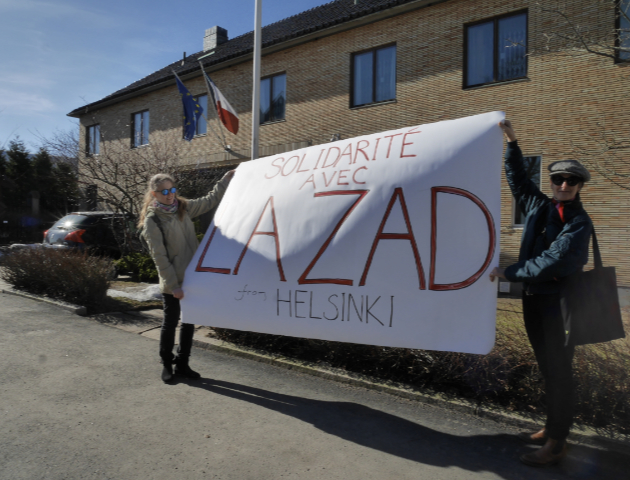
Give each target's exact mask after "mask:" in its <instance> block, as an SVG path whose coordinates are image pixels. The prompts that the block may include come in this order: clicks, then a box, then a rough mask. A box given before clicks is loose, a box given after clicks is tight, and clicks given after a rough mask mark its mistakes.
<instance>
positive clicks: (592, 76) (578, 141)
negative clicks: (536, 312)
mask: <svg viewBox="0 0 630 480" xmlns="http://www.w3.org/2000/svg"><path fill="white" fill-rule="evenodd" d="M565 3H568V4H570V5H571V7H570V8H572V9H574V11H575V12H579V13H580V14H581V15H582V18H581V20H582V21H583V22H584V25H589V26H590V27H591V28H596V27H598V26H599V28H601V27H602V25H604V26H605V25H608V24H610V25H612V24H613V22H614V18H613V12H611V11H594V10H592V9H589V5H591V4H592V3H593V2H592V0H575V1H573V2H565ZM534 4H535V2H534V1H528V0H522V1H518V0H516V1H491V0H479V1H475V0H453V1H450V2H446V3H442V4H439V5H435V6H432V7H428V8H423V9H421V10H417V11H414V12H411V13H407V14H405V15H401V16H398V17H394V18H390V19H386V20H383V21H379V22H376V23H373V24H370V25H367V26H363V27H360V28H356V29H354V30H350V31H346V32H342V33H339V34H336V35H333V36H330V37H325V38H320V39H318V40H315V41H312V42H309V43H307V44H303V45H300V46H296V47H293V48H289V49H286V50H283V51H280V52H276V53H273V54H271V55H267V56H264V57H263V60H262V75H263V76H267V75H270V74H274V73H279V72H286V74H287V107H286V120H285V121H283V122H278V123H273V124H269V125H263V126H261V128H260V143H261V146H271V145H279V144H285V143H290V142H300V141H309V142H311V144H319V143H325V142H328V141H329V139H330V137H331V136H332V134H335V133H339V134H341V136H342V138H348V137H354V136H357V135H364V134H369V133H374V132H379V131H383V130H390V129H395V128H401V127H404V126H408V125H417V124H423V123H429V122H435V121H439V120H444V119H451V118H458V117H463V116H467V115H474V114H478V113H483V112H488V111H493V110H504V111H506V113H507V116H508V118H510V119H511V120H512V121H513V123H514V124H515V128H516V130H517V133H518V135H519V140H520V144H521V146H522V148H523V151H524V153H525V155H540V156H541V157H542V162H543V170H544V171H546V166H547V165H548V164H549V163H550V162H552V161H555V160H559V159H562V158H567V157H574V158H580V159H584V158H582V157H580V155H578V151H579V150H580V149H584V150H587V151H596V150H597V149H598V148H601V142H600V141H599V140H600V138H601V134H602V132H606V133H607V134H608V135H626V136H627V135H628V133H627V132H628V130H627V129H628V120H627V119H628V117H627V113H626V112H627V103H628V99H629V95H630V94H629V93H628V77H629V76H630V67H624V66H620V65H616V64H614V62H613V61H612V60H610V59H607V58H602V57H596V56H593V55H556V54H547V53H544V50H543V48H542V47H543V46H544V45H543V33H545V32H548V31H549V29H550V28H552V25H553V21H552V20H553V19H552V17H550V16H549V15H544V14H540V13H537V12H536V11H535V7H534ZM523 8H529V46H530V52H531V53H532V55H531V56H530V57H529V65H528V78H527V79H526V80H521V81H514V82H509V83H504V84H498V85H491V86H485V87H479V88H474V89H467V90H464V89H463V88H462V65H463V39H464V24H466V23H469V22H474V21H478V20H483V19H486V18H490V17H493V16H495V15H500V14H504V13H509V12H514V11H517V10H520V9H523ZM392 42H395V43H396V45H397V94H396V101H395V102H391V103H387V104H381V105H374V106H368V107H363V108H355V109H351V108H350V107H349V89H350V59H351V54H352V53H353V52H356V51H359V50H363V49H367V48H371V47H375V46H380V45H384V44H389V43H392ZM251 68H252V65H251V62H246V63H242V64H239V65H235V66H231V67H229V68H225V69H223V70H220V71H217V72H214V73H213V74H212V78H213V80H214V81H215V83H216V84H217V85H218V86H219V88H221V91H222V92H223V93H224V95H225V96H226V97H227V98H228V99H229V100H230V102H231V103H232V105H233V106H234V107H235V108H236V109H237V111H238V112H239V115H240V125H241V126H240V132H239V134H238V135H237V136H234V135H232V134H230V133H228V132H226V133H225V135H226V137H227V143H228V144H230V145H231V146H232V149H233V150H236V151H241V152H248V151H249V144H250V133H251V115H250V109H251V87H252V79H251ZM147 73H150V72H147ZM185 83H186V85H187V87H188V88H189V89H190V91H191V92H192V93H193V94H200V93H205V88H204V85H203V82H202V78H201V77H197V78H195V79H191V80H186V82H185ZM146 108H148V109H149V110H150V112H151V137H150V138H151V142H152V143H153V141H154V138H157V134H158V132H169V131H170V132H171V133H172V134H173V135H175V136H177V135H181V133H180V132H181V128H180V119H179V117H180V115H181V113H180V112H181V104H180V100H179V95H178V94H177V90H176V88H175V85H174V84H173V85H172V86H170V87H167V88H164V89H161V90H157V91H154V92H151V93H148V94H145V95H141V96H138V97H136V98H133V99H131V100H127V101H125V102H123V103H120V104H117V105H114V106H111V107H107V108H103V109H101V110H98V111H95V112H91V113H89V114H86V115H84V116H83V117H82V118H81V124H82V126H86V125H90V124H93V123H100V124H101V132H102V134H103V136H104V139H105V141H114V140H115V139H122V141H125V142H127V144H128V143H129V132H130V127H129V122H130V115H131V114H132V113H133V112H136V111H139V110H143V109H146ZM84 133H85V132H84V129H82V135H84ZM180 143H181V146H180V155H181V157H182V158H183V159H184V162H185V163H192V164H196V163H197V162H201V163H203V162H206V161H208V160H209V159H211V158H218V157H217V156H216V154H218V153H221V151H222V149H221V148H220V144H219V143H218V142H217V140H216V138H215V137H214V136H213V135H212V134H211V133H210V132H209V133H208V135H207V136H205V137H200V138H195V139H194V140H193V141H192V142H190V143H188V142H184V141H180ZM148 148H152V147H151V146H150V147H148ZM629 163H630V162H628V159H627V157H626V165H628V164H629ZM625 173H630V172H628V171H626V172H625ZM542 178H543V191H544V192H546V193H550V189H549V185H548V182H546V175H545V174H543V177H542ZM583 200H584V203H585V206H586V208H587V211H588V212H589V214H590V215H591V216H592V218H593V220H594V222H595V225H596V228H597V231H598V236H599V239H600V245H601V247H602V253H603V257H604V263H605V264H609V265H615V266H617V267H618V279H619V283H620V284H621V285H625V286H630V260H629V259H630V214H629V213H628V212H629V210H630V209H629V208H628V206H629V205H630V191H628V190H624V189H622V188H620V187H618V186H615V185H614V184H612V183H611V182H609V181H607V180H605V179H604V178H603V177H602V176H601V175H599V174H598V173H597V172H594V174H593V180H592V182H591V183H589V184H588V185H587V187H586V188H585V190H584V192H583ZM502 205H503V206H502V212H501V215H502V220H501V233H502V235H501V251H502V263H503V264H507V263H508V262H510V261H512V260H513V259H514V258H515V256H516V255H517V254H518V245H519V241H520V234H521V232H520V230H518V229H514V228H513V227H512V220H511V219H512V201H511V195H510V193H509V190H508V188H507V186H506V185H504V188H503V193H502Z"/></svg>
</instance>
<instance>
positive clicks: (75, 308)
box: [0, 288, 87, 317]
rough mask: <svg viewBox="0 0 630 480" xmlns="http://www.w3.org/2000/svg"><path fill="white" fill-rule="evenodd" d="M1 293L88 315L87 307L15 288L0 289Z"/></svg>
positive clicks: (83, 315)
mask: <svg viewBox="0 0 630 480" xmlns="http://www.w3.org/2000/svg"><path fill="white" fill-rule="evenodd" d="M0 293H6V294H7V295H17V296H18V297H25V298H30V299H31V300H37V301H38V302H44V303H50V304H51V305H56V306H57V307H60V308H63V309H65V310H68V311H70V312H72V313H74V314H76V315H80V316H82V317H85V316H86V315H87V308H86V307H83V306H81V305H74V304H72V303H68V302H64V301H62V300H55V299H53V298H50V297H44V296H42V295H35V294H33V293H27V292H22V291H20V290H16V289H14V288H2V289H0Z"/></svg>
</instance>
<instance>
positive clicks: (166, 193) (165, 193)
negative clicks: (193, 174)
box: [157, 187, 177, 196]
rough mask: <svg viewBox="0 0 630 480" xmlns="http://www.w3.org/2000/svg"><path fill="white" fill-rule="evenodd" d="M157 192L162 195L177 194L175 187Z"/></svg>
mask: <svg viewBox="0 0 630 480" xmlns="http://www.w3.org/2000/svg"><path fill="white" fill-rule="evenodd" d="M157 191H158V192H160V193H161V194H162V195H165V196H166V195H168V194H169V193H176V192H177V188H175V187H171V188H170V189H168V188H165V189H164V190H157Z"/></svg>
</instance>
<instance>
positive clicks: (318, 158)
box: [313, 148, 325, 170]
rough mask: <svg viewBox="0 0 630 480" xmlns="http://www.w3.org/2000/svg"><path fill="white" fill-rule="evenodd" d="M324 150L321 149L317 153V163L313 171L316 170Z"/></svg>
mask: <svg viewBox="0 0 630 480" xmlns="http://www.w3.org/2000/svg"><path fill="white" fill-rule="evenodd" d="M324 150H325V149H324V148H322V151H321V152H319V157H317V163H316V164H315V168H313V170H317V166H318V165H319V161H320V160H321V159H322V155H323V154H324Z"/></svg>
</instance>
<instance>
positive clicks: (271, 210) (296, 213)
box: [182, 112, 504, 354]
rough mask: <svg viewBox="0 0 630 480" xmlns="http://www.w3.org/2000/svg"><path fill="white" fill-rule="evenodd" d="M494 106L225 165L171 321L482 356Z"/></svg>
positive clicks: (496, 191) (495, 203) (489, 287)
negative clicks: (218, 195)
mask: <svg viewBox="0 0 630 480" xmlns="http://www.w3.org/2000/svg"><path fill="white" fill-rule="evenodd" d="M503 118H504V114H503V113H502V112H492V113H486V114H483V115H477V116H473V117H467V118H462V119H458V120H452V121H444V122H439V123H434V124H428V125H421V126H418V127H412V128H403V129H400V130H395V131H390V132H383V133H378V134H374V135H367V136H364V137H356V138H351V139H347V140H340V141H337V142H333V143H328V144H323V145H317V146H313V147H308V148H304V149H301V150H296V151H293V152H289V153H283V154H280V155H275V156H272V157H265V158H261V159H259V160H254V161H251V162H245V163H242V164H240V165H239V167H238V169H237V171H236V174H235V176H234V178H233V179H232V182H231V183H230V186H229V188H228V190H227V192H226V194H225V196H224V198H223V201H222V202H221V205H220V206H219V208H218V210H217V212H216V215H215V217H214V221H213V223H212V224H211V225H210V228H209V229H208V231H207V232H206V235H205V237H204V239H203V241H202V242H201V245H200V246H199V249H198V251H197V253H196V255H195V257H194V258H193V260H192V262H191V263H190V265H189V266H188V269H187V271H186V276H185V281H184V285H183V290H184V292H185V298H184V299H183V300H182V312H183V321H184V322H186V323H194V324H200V325H208V326H214V327H225V328H232V329H236V330H247V331H253V332H264V333H273V334H279V335H290V336H294V337H304V338H318V339H324V340H336V341H341V342H352V343H364V344H373V345H383V346H392V347H407V348H420V349H429V350H447V351H458V352H469V353H481V354H485V353H488V352H489V351H490V349H491V348H492V346H493V345H494V335H495V316H496V298H497V293H496V291H497V289H496V284H494V283H492V282H491V281H490V279H489V272H490V270H491V269H492V267H494V266H496V265H498V256H499V227H500V185H501V156H502V149H503V139H502V133H501V129H500V128H499V127H498V125H497V124H498V122H499V121H501V120H502V119H503Z"/></svg>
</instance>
